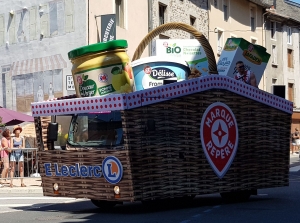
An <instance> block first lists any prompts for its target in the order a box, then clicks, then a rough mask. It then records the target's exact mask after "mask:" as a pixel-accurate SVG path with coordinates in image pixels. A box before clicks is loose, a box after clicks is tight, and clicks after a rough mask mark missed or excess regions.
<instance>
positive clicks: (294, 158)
mask: <svg viewBox="0 0 300 223" xmlns="http://www.w3.org/2000/svg"><path fill="white" fill-rule="evenodd" d="M295 166H300V158H299V154H297V155H290V168H291V167H295ZM13 183H14V187H13V188H10V187H9V181H7V183H6V184H4V187H2V188H0V194H40V195H41V196H43V189H42V187H41V183H42V180H41V178H40V177H35V178H24V183H25V185H26V187H21V180H20V179H14V181H13ZM0 196H1V195H0Z"/></svg>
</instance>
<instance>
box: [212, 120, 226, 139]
mask: <svg viewBox="0 0 300 223" xmlns="http://www.w3.org/2000/svg"><path fill="white" fill-rule="evenodd" d="M213 133H214V135H215V136H217V137H218V139H219V143H220V144H221V141H222V138H223V137H224V136H225V135H226V134H227V133H226V132H224V131H223V129H222V126H221V123H220V122H219V126H218V129H217V130H216V131H214V132H213Z"/></svg>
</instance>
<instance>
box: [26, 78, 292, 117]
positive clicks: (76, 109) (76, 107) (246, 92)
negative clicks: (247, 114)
mask: <svg viewBox="0 0 300 223" xmlns="http://www.w3.org/2000/svg"><path fill="white" fill-rule="evenodd" d="M211 89H225V90H228V91H231V92H233V93H236V94H238V95H241V96H244V97H246V98H249V99H252V100H255V101H257V102H260V103H262V104H265V105H268V106H271V107H273V108H276V109H278V110H281V111H284V112H287V113H289V114H292V113H293V103H292V102H290V101H288V100H285V99H284V98H281V97H278V96H276V95H273V94H270V93H268V92H265V91H262V90H260V89H258V88H256V87H252V86H250V85H248V84H245V83H243V82H241V81H237V80H235V79H233V78H230V77H227V76H220V75H210V76H206V77H201V78H194V79H191V80H186V81H181V82H177V83H173V84H169V85H164V86H159V87H155V88H151V89H147V90H143V91H136V92H132V93H127V94H111V95H107V96H102V97H99V96H97V97H86V98H75V99H66V100H57V101H45V102H34V103H32V104H31V109H32V116H34V117H36V116H48V115H63V114H77V113H84V112H100V111H114V110H126V109H132V108H136V107H141V106H145V105H149V104H154V103H157V102H161V101H166V100H170V99H172V98H178V97H182V96H184V95H190V94H194V93H197V92H202V91H206V90H211Z"/></svg>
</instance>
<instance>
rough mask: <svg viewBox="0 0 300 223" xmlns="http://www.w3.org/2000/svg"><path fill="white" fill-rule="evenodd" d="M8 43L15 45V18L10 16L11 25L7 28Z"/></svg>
mask: <svg viewBox="0 0 300 223" xmlns="http://www.w3.org/2000/svg"><path fill="white" fill-rule="evenodd" d="M9 43H10V44H14V43H16V17H15V16H11V23H10V26H9Z"/></svg>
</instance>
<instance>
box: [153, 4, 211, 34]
mask: <svg viewBox="0 0 300 223" xmlns="http://www.w3.org/2000/svg"><path fill="white" fill-rule="evenodd" d="M159 4H162V5H165V6H166V11H165V15H166V16H165V23H169V22H183V23H186V24H188V25H190V16H192V17H194V18H196V21H195V25H194V27H195V28H196V29H197V30H198V31H200V32H202V33H203V34H204V35H205V37H206V38H208V11H207V8H208V6H207V1H203V0H152V24H153V25H152V27H151V28H152V29H154V28H156V27H158V26H159ZM163 35H165V36H167V37H170V38H171V39H189V38H190V34H188V33H186V32H184V31H180V30H171V31H168V32H166V33H163Z"/></svg>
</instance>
